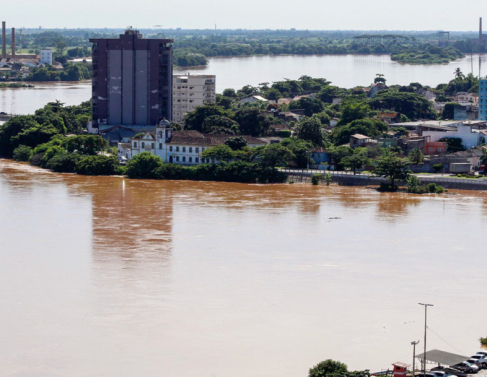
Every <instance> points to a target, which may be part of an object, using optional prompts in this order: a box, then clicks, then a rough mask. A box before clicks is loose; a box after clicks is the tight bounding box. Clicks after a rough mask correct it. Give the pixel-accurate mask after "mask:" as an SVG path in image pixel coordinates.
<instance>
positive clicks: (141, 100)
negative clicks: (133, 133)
mask: <svg viewBox="0 0 487 377" xmlns="http://www.w3.org/2000/svg"><path fill="white" fill-rule="evenodd" d="M147 71H148V61H147V51H146V50H137V51H136V52H135V124H140V125H144V124H147V121H148V119H147V115H148V111H149V109H148V101H147V99H148V93H147V91H148V84H149V83H148V76H147V74H148V72H147Z"/></svg>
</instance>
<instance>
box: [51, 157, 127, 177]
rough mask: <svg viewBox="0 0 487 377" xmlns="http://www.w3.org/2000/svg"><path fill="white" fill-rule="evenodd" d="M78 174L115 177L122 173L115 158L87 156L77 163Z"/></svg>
mask: <svg viewBox="0 0 487 377" xmlns="http://www.w3.org/2000/svg"><path fill="white" fill-rule="evenodd" d="M132 160H133V159H132ZM132 160H130V161H132ZM52 163H53V164H54V162H52ZM76 172H77V173H78V174H82V175H114V174H118V173H119V172H120V163H119V162H118V159H117V157H115V156H103V155H98V156H86V157H84V158H82V159H81V160H79V161H78V162H77V164H76Z"/></svg>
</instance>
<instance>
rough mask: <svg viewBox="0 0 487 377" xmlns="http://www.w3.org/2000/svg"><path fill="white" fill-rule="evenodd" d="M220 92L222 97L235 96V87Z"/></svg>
mask: <svg viewBox="0 0 487 377" xmlns="http://www.w3.org/2000/svg"><path fill="white" fill-rule="evenodd" d="M222 94H223V96H224V97H230V98H237V93H235V89H231V88H230V89H225V90H224V91H223V93H222Z"/></svg>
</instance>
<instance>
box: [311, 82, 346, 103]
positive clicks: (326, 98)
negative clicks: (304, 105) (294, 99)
mask: <svg viewBox="0 0 487 377" xmlns="http://www.w3.org/2000/svg"><path fill="white" fill-rule="evenodd" d="M347 95H348V93H347V91H346V90H345V89H341V88H339V87H338V86H331V85H328V86H325V87H323V88H322V89H321V90H320V91H319V93H318V94H317V95H316V98H318V99H319V100H320V101H322V102H325V103H332V102H333V99H334V98H343V97H346V96H347Z"/></svg>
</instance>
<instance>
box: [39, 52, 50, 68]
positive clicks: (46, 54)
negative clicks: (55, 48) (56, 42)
mask: <svg viewBox="0 0 487 377" xmlns="http://www.w3.org/2000/svg"><path fill="white" fill-rule="evenodd" d="M40 63H44V64H49V65H52V50H50V49H42V50H41V60H40Z"/></svg>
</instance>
